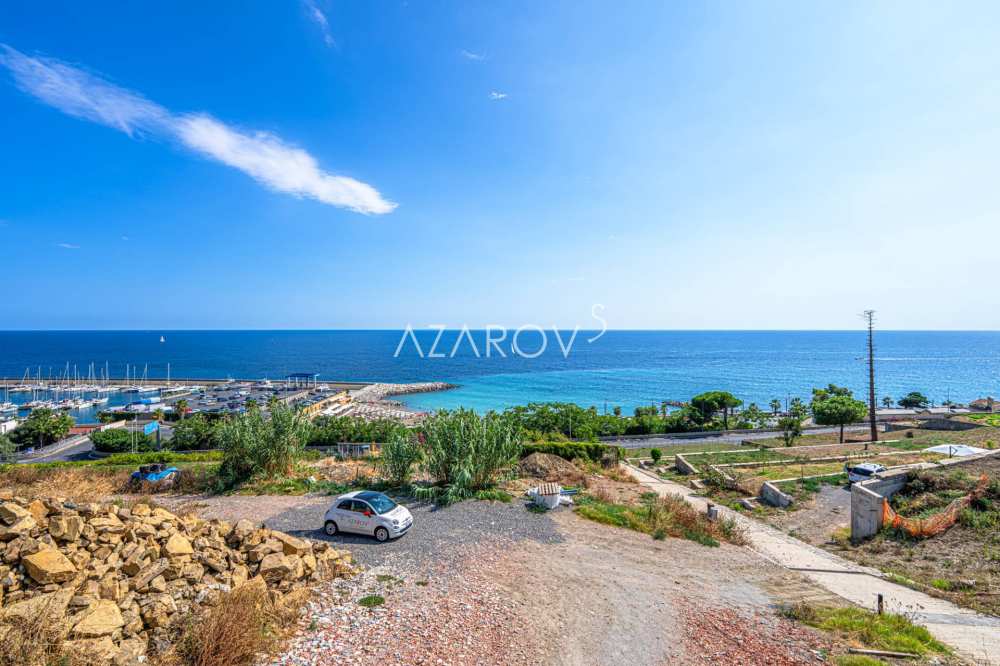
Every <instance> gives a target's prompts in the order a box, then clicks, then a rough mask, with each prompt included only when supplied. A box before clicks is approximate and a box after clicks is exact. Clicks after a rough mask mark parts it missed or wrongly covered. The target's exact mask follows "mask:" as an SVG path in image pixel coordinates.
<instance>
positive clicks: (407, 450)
mask: <svg viewBox="0 0 1000 666" xmlns="http://www.w3.org/2000/svg"><path fill="white" fill-rule="evenodd" d="M420 458H421V456H420V445H419V444H418V443H417V439H416V437H415V436H414V435H413V434H411V433H409V432H407V431H405V430H403V431H396V432H395V433H393V435H392V436H391V437H390V438H389V441H388V442H386V443H385V444H383V445H382V452H381V454H380V455H379V457H378V463H377V465H378V469H379V471H380V472H381V473H382V475H383V476H384V477H385V479H386V480H387V481H388V482H389V483H390V484H392V485H393V486H397V487H398V486H402V485H405V484H407V483H409V481H410V475H411V474H412V473H413V466H414V465H416V464H417V463H418V462H420Z"/></svg>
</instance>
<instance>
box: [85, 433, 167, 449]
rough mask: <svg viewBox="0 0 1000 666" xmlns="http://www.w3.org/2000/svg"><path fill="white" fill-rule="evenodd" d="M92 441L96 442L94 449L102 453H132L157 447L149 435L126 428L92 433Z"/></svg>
mask: <svg viewBox="0 0 1000 666" xmlns="http://www.w3.org/2000/svg"><path fill="white" fill-rule="evenodd" d="M90 441H91V442H93V443H94V449H96V450H97V451H100V452H101V453H131V452H132V451H133V450H135V451H137V452H142V451H152V450H153V449H154V448H155V445H154V443H153V440H152V438H151V437H149V435H145V434H143V433H141V432H131V431H129V430H126V429H124V428H114V429H112V430H104V431H101V432H95V433H92V434H91V435H90Z"/></svg>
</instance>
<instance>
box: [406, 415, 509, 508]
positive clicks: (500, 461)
mask: <svg viewBox="0 0 1000 666" xmlns="http://www.w3.org/2000/svg"><path fill="white" fill-rule="evenodd" d="M420 430H421V432H420V436H421V437H422V438H423V468H424V470H425V471H426V472H427V473H428V474H430V476H431V477H432V478H433V479H434V481H435V483H436V484H437V485H438V488H439V489H440V490H441V492H442V494H440V495H439V499H440V500H441V501H442V502H443V503H448V502H452V501H456V500H459V499H464V498H466V497H470V496H471V495H472V494H474V493H475V492H476V491H478V490H482V489H484V488H490V487H492V486H494V485H496V483H497V482H498V481H499V480H500V478H501V477H502V476H503V475H504V474H506V473H507V472H509V471H510V469H511V468H512V467H513V466H514V464H515V463H516V462H517V460H518V457H519V455H520V453H521V429H520V428H519V427H518V425H517V424H516V423H515V422H514V420H513V419H512V418H511V417H510V416H508V415H506V414H497V413H495V412H488V413H487V414H485V415H483V416H480V415H479V414H476V413H475V412H473V411H472V410H468V409H458V410H455V411H440V412H437V413H436V414H434V415H433V416H431V417H429V418H428V419H427V420H426V421H424V422H423V424H422V425H421V428H420Z"/></svg>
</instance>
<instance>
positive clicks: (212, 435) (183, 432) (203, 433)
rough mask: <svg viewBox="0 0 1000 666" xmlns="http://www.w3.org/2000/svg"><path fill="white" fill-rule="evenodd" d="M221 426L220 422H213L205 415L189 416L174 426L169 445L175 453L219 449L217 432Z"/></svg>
mask: <svg viewBox="0 0 1000 666" xmlns="http://www.w3.org/2000/svg"><path fill="white" fill-rule="evenodd" d="M219 425H220V421H211V420H209V419H208V418H207V417H206V416H205V415H204V414H195V415H194V416H188V417H187V418H185V419H184V420H182V421H178V422H177V424H176V425H175V426H174V434H173V437H171V438H170V442H169V443H168V445H169V447H170V448H171V449H173V450H174V451H196V450H204V449H215V448H218V446H219V442H218V439H217V438H216V431H217V430H218V428H219Z"/></svg>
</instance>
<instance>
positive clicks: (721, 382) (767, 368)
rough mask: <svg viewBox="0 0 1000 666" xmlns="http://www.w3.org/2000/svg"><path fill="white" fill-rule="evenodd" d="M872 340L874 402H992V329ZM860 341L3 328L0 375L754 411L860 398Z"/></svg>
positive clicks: (818, 334)
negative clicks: (297, 377) (413, 387)
mask: <svg viewBox="0 0 1000 666" xmlns="http://www.w3.org/2000/svg"><path fill="white" fill-rule="evenodd" d="M488 337H489V338H490V340H487V338H488ZM435 340H436V343H435ZM488 342H489V343H490V344H487V343H488ZM874 342H875V369H876V391H877V394H878V398H879V400H881V398H882V397H883V396H890V397H893V398H898V397H900V396H902V395H905V394H906V393H908V392H910V391H920V392H922V393H924V394H925V395H927V396H928V397H929V398H930V399H931V400H932V401H933V402H934V403H936V404H940V403H941V402H943V401H946V400H951V401H956V402H967V401H970V400H973V399H976V398H980V397H985V396H987V395H992V396H1000V332H997V331H969V332H941V331H934V332H931V331H876V332H875V337H874ZM866 345H867V335H866V332H865V331H861V330H859V331H621V330H613V331H605V332H603V333H601V332H599V331H576V332H575V334H574V331H571V330H562V331H558V332H556V331H553V330H551V329H550V330H540V329H524V330H521V331H515V330H507V331H501V330H493V331H482V330H479V331H459V330H449V331H444V332H441V333H439V332H438V331H436V330H426V329H421V330H417V331H412V332H408V331H391V330H367V331H361V330H331V331H321V330H297V331H276V330H267V331H171V330H156V331H7V332H0V376H6V377H8V378H9V379H10V380H11V383H16V382H19V381H20V380H21V378H22V377H24V376H25V375H27V376H28V377H31V378H35V377H38V376H39V375H40V376H41V377H42V378H43V379H47V378H49V377H58V376H60V375H61V374H63V373H65V372H66V369H67V367H68V368H69V369H70V370H69V373H70V376H73V375H78V376H80V377H86V376H87V375H88V374H89V373H90V372H91V368H93V369H94V373H95V375H96V376H100V374H101V372H102V370H103V369H104V368H105V367H106V368H108V371H109V373H110V375H111V376H112V377H116V378H122V377H124V376H125V372H126V364H128V365H129V367H130V368H131V370H129V372H130V373H132V374H134V375H137V376H139V377H141V376H142V375H143V373H145V375H146V377H147V378H149V379H164V378H166V377H167V373H168V364H169V372H170V375H171V378H172V379H175V380H176V379H180V378H186V379H220V378H226V377H233V378H238V379H265V378H267V379H271V380H276V379H282V378H284V377H285V376H286V375H288V374H291V373H300V372H305V373H316V374H318V375H319V380H320V381H379V382H418V381H443V382H449V383H452V384H455V385H457V386H458V388H455V389H452V390H449V391H441V392H435V393H423V394H414V395H409V396H403V397H400V398H399V399H400V400H401V401H403V402H404V403H406V404H407V405H409V406H411V407H413V408H416V409H421V410H433V409H439V408H454V407H459V406H464V407H468V408H472V409H475V410H477V411H486V410H490V409H496V410H499V409H504V408H506V407H510V406H513V405H520V404H526V403H528V402H533V401H565V402H575V403H578V404H580V405H583V406H586V407H589V406H595V407H597V408H598V409H599V410H604V409H606V410H608V411H609V412H610V411H611V410H612V409H613V408H614V407H616V406H618V407H621V408H622V409H623V410H625V411H626V412H629V411H632V410H633V409H634V408H635V407H636V406H639V405H649V404H656V405H659V404H660V402H661V401H684V400H687V399H688V398H690V397H691V396H692V395H695V394H697V393H699V392H701V391H706V390H712V389H721V390H727V391H730V392H731V393H733V394H735V395H736V396H737V397H739V398H741V399H742V400H743V401H744V402H745V403H751V402H755V403H757V404H758V405H760V406H762V407H764V406H766V405H767V404H768V403H769V402H770V401H771V400H772V399H778V400H781V402H782V403H785V402H786V401H787V400H789V399H791V398H793V397H801V398H804V399H808V397H809V396H810V393H811V389H812V388H813V387H816V386H825V385H826V384H829V383H834V384H838V385H843V386H847V387H849V388H851V389H853V390H854V391H855V393H856V394H857V395H859V396H863V395H866V392H867V364H866V359H867V347H866ZM3 397H4V396H3V394H2V388H0V401H2V399H3ZM13 397H15V396H12V398H13ZM20 399H23V397H22V398H20ZM128 399H131V398H128V397H123V396H113V397H112V403H120V402H123V401H127V400H128ZM78 416H79V415H78ZM91 416H92V413H91V412H88V413H86V414H83V415H82V417H83V418H79V417H78V420H83V421H86V420H89V419H90V417H91Z"/></svg>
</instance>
